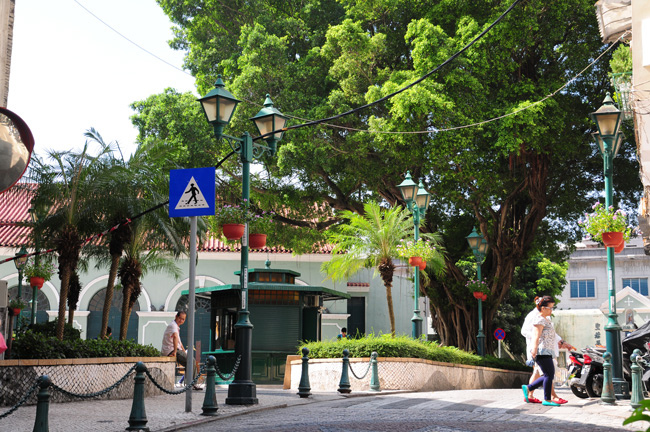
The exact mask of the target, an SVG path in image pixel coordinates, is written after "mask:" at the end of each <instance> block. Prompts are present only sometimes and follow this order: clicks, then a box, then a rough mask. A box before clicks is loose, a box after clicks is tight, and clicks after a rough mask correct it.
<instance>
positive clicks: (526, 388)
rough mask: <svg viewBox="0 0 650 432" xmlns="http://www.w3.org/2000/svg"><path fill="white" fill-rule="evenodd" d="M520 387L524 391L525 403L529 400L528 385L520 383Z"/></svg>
mask: <svg viewBox="0 0 650 432" xmlns="http://www.w3.org/2000/svg"><path fill="white" fill-rule="evenodd" d="M521 389H522V390H523V391H524V400H525V401H526V403H529V402H530V401H529V400H528V386H527V385H522V386H521Z"/></svg>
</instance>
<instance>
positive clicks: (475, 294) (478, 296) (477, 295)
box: [474, 291, 483, 300]
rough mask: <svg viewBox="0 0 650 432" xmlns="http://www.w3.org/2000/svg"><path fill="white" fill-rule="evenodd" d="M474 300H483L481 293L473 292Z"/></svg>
mask: <svg viewBox="0 0 650 432" xmlns="http://www.w3.org/2000/svg"><path fill="white" fill-rule="evenodd" d="M474 298H475V299H476V300H478V299H482V298H483V293H482V292H481V291H474Z"/></svg>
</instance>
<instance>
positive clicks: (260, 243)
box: [248, 234, 266, 249]
mask: <svg viewBox="0 0 650 432" xmlns="http://www.w3.org/2000/svg"><path fill="white" fill-rule="evenodd" d="M264 246H266V234H249V235H248V247H249V248H251V249H261V248H263V247H264Z"/></svg>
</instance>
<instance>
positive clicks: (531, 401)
mask: <svg viewBox="0 0 650 432" xmlns="http://www.w3.org/2000/svg"><path fill="white" fill-rule="evenodd" d="M528 402H530V403H542V401H541V400H539V399H537V398H534V397H529V398H528Z"/></svg>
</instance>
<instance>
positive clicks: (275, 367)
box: [182, 261, 350, 384]
mask: <svg viewBox="0 0 650 432" xmlns="http://www.w3.org/2000/svg"><path fill="white" fill-rule="evenodd" d="M235 274H236V275H239V274H240V272H239V271H237V272H235ZM299 276H300V273H298V272H295V271H293V270H286V269H271V268H270V262H268V261H267V263H266V268H264V269H250V270H249V271H248V278H249V279H248V281H249V282H248V304H249V310H250V317H251V322H252V323H253V326H255V327H254V329H253V341H252V366H253V371H252V379H253V381H254V382H255V383H256V384H269V383H276V384H277V383H279V382H282V380H283V378H284V367H285V363H286V358H287V355H291V354H296V353H297V350H298V346H299V344H300V342H301V341H317V340H320V334H321V332H320V326H321V307H322V305H323V301H324V300H340V299H349V298H350V296H349V295H348V294H346V293H343V292H340V291H335V290H333V289H330V288H325V287H322V286H312V285H297V284H296V277H299ZM182 294H188V291H187V290H185V291H183V292H182ZM196 296H197V297H204V298H208V299H209V300H210V348H209V350H207V351H204V352H203V353H202V354H203V355H213V356H215V357H216V359H217V365H218V366H219V369H220V370H221V371H222V372H223V373H229V372H230V371H231V370H232V368H233V366H234V363H235V324H236V323H237V312H238V310H239V308H240V306H241V290H240V285H239V284H230V285H218V286H212V287H205V288H199V289H197V290H196Z"/></svg>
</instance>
